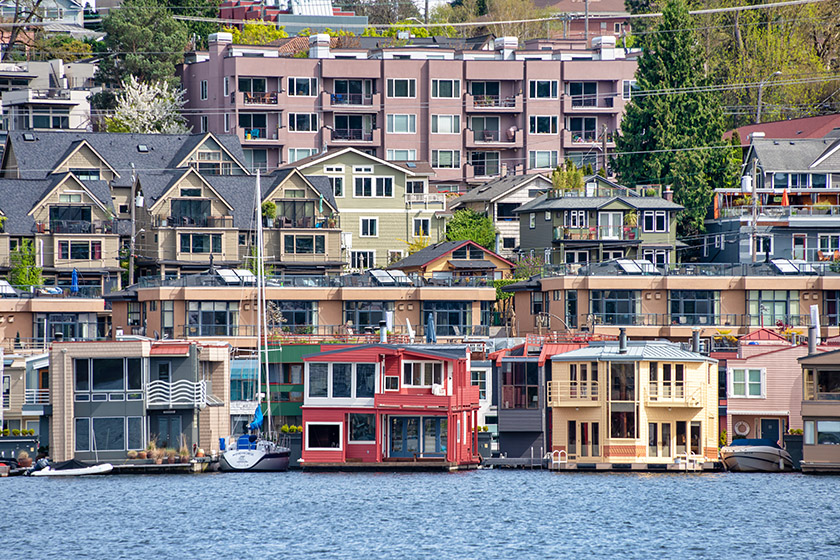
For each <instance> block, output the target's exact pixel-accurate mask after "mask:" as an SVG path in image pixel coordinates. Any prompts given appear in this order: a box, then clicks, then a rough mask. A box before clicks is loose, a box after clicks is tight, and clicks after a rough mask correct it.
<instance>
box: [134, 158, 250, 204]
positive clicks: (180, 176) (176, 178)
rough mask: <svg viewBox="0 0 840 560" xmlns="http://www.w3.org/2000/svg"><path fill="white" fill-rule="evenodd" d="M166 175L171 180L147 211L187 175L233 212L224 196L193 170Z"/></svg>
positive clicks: (188, 168) (177, 171)
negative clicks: (196, 180)
mask: <svg viewBox="0 0 840 560" xmlns="http://www.w3.org/2000/svg"><path fill="white" fill-rule="evenodd" d="M168 175H169V176H171V177H172V180H171V181H169V184H168V185H167V186H166V188H165V189H164V190H163V192H161V193H156V196H154V197H153V198H152V199H151V200H153V202H152V204H150V205H149V209H151V208H154V207H155V206H156V205H158V204H159V203H160V202H161V200H162V199H163V198H165V197H166V195H167V194H168V193H169V191H171V190H172V189H173V188H174V187H175V185H176V184H178V183H179V182H180V181H182V180H183V179H184V177H186V176H187V175H195V176H196V177H198V178H199V180H200V181H201V182H202V183H204V184H205V185H207V186H208V187H209V188H210V190H211V191H213V192H214V193H215V194H216V197H217V198H218V199H219V200H220V201H221V202H222V203H223V204H224V205H225V206H227V207H228V209H229V210H233V206H231V204H230V203H228V201H227V200H226V199H225V196H224V195H223V194H222V193H220V192H219V191H218V190H217V189H215V188H214V187H213V185H212V184H211V183H210V182H209V181H207V179H206V178H205V177H204V176H203V175H201V173H199V172H198V171H197V170H196V169H195V168H192V167H185V168H183V169H178V170H175V171H171V172H169V173H168ZM234 177H241V175H234ZM246 177H247V176H246ZM248 178H249V179H251V180H252V181H253V179H252V178H251V177H248Z"/></svg>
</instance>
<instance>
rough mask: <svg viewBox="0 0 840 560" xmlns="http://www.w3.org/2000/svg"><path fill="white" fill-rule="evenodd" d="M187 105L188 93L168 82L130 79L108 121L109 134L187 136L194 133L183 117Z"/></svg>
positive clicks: (124, 86) (106, 123) (106, 121)
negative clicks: (132, 133) (148, 82)
mask: <svg viewBox="0 0 840 560" xmlns="http://www.w3.org/2000/svg"><path fill="white" fill-rule="evenodd" d="M184 104H186V101H185V100H184V90H182V89H175V88H173V87H171V86H170V85H169V83H168V82H165V81H159V82H155V83H152V84H146V83H143V82H140V81H138V80H137V79H136V78H135V77H134V76H130V77H129V78H128V81H127V82H123V91H122V93H121V94H120V96H119V98H118V99H117V108H116V109H115V110H114V116H112V117H108V118H106V119H105V126H106V130H107V131H108V132H138V133H143V134H185V133H188V132H189V131H190V129H189V128H188V127H187V124H186V120H185V119H184V117H182V116H181V108H182V107H183V106H184Z"/></svg>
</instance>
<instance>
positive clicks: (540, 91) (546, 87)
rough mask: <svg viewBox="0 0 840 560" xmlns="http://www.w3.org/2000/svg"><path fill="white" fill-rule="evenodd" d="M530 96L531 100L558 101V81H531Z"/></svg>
mask: <svg viewBox="0 0 840 560" xmlns="http://www.w3.org/2000/svg"><path fill="white" fill-rule="evenodd" d="M529 94H530V95H529V96H530V98H531V99H557V80H531V82H530V84H529Z"/></svg>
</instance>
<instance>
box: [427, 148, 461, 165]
mask: <svg viewBox="0 0 840 560" xmlns="http://www.w3.org/2000/svg"><path fill="white" fill-rule="evenodd" d="M432 167H434V168H436V169H458V168H459V167H461V152H460V151H459V150H432Z"/></svg>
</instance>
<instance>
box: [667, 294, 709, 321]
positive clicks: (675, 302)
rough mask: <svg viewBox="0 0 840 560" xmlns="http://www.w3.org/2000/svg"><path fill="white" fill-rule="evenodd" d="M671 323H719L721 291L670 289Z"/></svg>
mask: <svg viewBox="0 0 840 560" xmlns="http://www.w3.org/2000/svg"><path fill="white" fill-rule="evenodd" d="M669 297H670V298H671V323H673V324H682V325H717V324H719V322H720V321H719V318H718V315H719V314H720V292H719V291H717V290H670V292H669Z"/></svg>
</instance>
